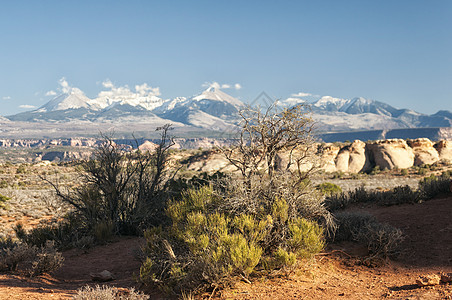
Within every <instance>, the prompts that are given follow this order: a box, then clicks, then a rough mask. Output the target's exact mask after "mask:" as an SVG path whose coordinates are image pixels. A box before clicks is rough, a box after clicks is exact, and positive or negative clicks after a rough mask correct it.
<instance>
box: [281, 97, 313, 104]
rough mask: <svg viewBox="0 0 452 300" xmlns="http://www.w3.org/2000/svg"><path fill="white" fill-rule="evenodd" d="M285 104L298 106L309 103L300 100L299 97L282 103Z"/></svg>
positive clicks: (290, 98)
mask: <svg viewBox="0 0 452 300" xmlns="http://www.w3.org/2000/svg"><path fill="white" fill-rule="evenodd" d="M282 102H283V103H286V104H288V105H291V106H293V105H297V104H303V103H307V102H308V101H306V100H304V99H301V98H298V97H289V98H287V99H286V100H284V101H282Z"/></svg>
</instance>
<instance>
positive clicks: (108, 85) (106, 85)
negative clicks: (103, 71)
mask: <svg viewBox="0 0 452 300" xmlns="http://www.w3.org/2000/svg"><path fill="white" fill-rule="evenodd" d="M102 86H103V87H104V88H107V89H111V88H114V87H115V86H114V84H113V82H111V80H110V79H106V80H104V81H103V82H102Z"/></svg>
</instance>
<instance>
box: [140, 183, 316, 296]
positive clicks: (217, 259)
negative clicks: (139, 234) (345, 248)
mask: <svg viewBox="0 0 452 300" xmlns="http://www.w3.org/2000/svg"><path fill="white" fill-rule="evenodd" d="M221 201H222V199H221V198H219V197H218V196H217V195H216V194H215V193H214V191H213V190H212V188H211V187H208V186H204V187H201V188H199V189H191V190H188V191H186V192H185V193H184V194H183V197H182V200H181V201H179V202H173V203H171V204H170V205H169V207H168V210H167V211H168V215H169V216H170V218H171V220H172V224H173V225H172V226H171V227H169V228H168V229H167V230H162V229H151V230H148V231H147V232H146V234H145V238H146V241H147V246H146V248H145V254H146V255H147V258H146V260H145V262H144V263H143V265H142V267H141V270H140V279H141V280H142V281H143V282H144V283H146V284H151V283H154V284H157V285H159V286H160V287H162V288H163V289H164V290H167V291H174V292H176V293H181V292H183V291H188V290H190V291H191V290H198V289H201V288H203V287H206V286H219V285H222V284H225V283H227V282H229V281H231V280H233V278H234V276H243V277H248V276H249V274H251V273H252V272H254V271H255V270H256V269H257V268H260V269H261V268H265V269H267V270H272V269H275V268H284V267H291V266H294V265H295V263H296V258H297V257H298V258H309V257H311V256H312V255H314V254H315V253H318V252H319V251H321V250H322V249H323V246H324V240H323V230H322V229H321V228H320V226H319V225H317V224H316V223H315V222H312V221H308V220H306V219H302V218H296V219H289V218H288V215H287V212H288V205H287V203H286V202H285V201H284V200H279V201H278V202H277V203H276V204H275V205H274V206H273V209H272V213H271V214H268V215H263V216H262V217H257V216H253V215H249V214H243V215H239V216H238V215H235V216H234V215H233V214H227V213H224V212H221V211H220V210H219V209H217V208H218V202H221ZM275 227H282V229H279V231H280V232H284V236H283V237H277V239H278V243H277V245H278V247H274V245H276V244H275V243H272V242H270V243H269V241H272V240H273V239H275V238H276V237H275V236H274V235H273V232H274V229H275ZM162 249H163V251H162Z"/></svg>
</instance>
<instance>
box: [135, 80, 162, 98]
mask: <svg viewBox="0 0 452 300" xmlns="http://www.w3.org/2000/svg"><path fill="white" fill-rule="evenodd" d="M135 91H136V92H137V93H138V94H140V95H142V96H145V95H149V94H152V95H154V96H160V88H159V87H155V88H153V87H150V86H149V85H148V84H147V83H143V84H142V85H136V86H135Z"/></svg>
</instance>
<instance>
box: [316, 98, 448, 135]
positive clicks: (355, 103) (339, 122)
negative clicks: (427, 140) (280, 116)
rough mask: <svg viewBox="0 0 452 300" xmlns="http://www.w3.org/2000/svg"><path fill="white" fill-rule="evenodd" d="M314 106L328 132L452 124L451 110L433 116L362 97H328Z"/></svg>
mask: <svg viewBox="0 0 452 300" xmlns="http://www.w3.org/2000/svg"><path fill="white" fill-rule="evenodd" d="M311 109H312V112H313V118H314V120H316V121H317V122H318V127H319V128H321V129H322V130H324V131H346V130H365V129H395V128H414V127H450V126H452V116H451V115H452V114H451V113H450V112H448V111H444V112H443V113H442V112H438V113H436V114H434V115H431V116H429V115H424V114H420V113H418V112H415V111H413V110H410V109H397V108H395V107H393V106H391V105H389V104H386V103H383V102H380V101H375V100H371V99H366V98H362V97H358V98H353V99H340V98H334V97H330V96H324V97H322V98H320V99H319V100H317V101H315V102H314V103H312V105H311Z"/></svg>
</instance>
